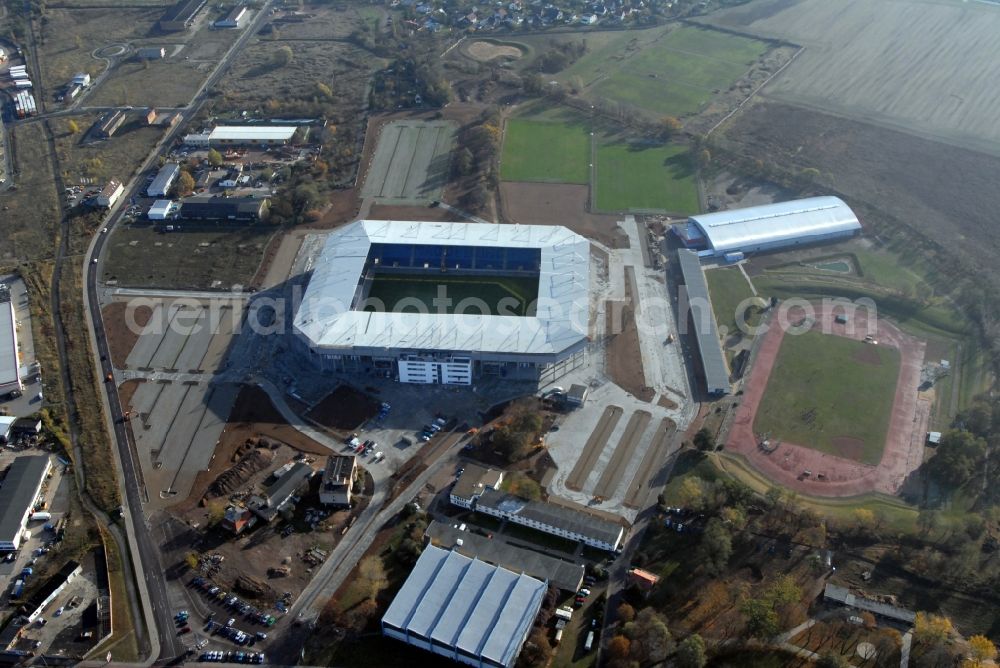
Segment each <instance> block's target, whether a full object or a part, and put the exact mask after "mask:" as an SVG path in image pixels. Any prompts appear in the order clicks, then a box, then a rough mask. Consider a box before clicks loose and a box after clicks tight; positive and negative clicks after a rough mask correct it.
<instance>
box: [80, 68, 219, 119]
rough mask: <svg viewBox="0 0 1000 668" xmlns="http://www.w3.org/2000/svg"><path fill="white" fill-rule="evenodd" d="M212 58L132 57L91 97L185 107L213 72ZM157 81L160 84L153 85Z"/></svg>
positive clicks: (91, 100) (91, 101) (101, 102)
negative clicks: (145, 58) (164, 58)
mask: <svg viewBox="0 0 1000 668" xmlns="http://www.w3.org/2000/svg"><path fill="white" fill-rule="evenodd" d="M214 67H215V65H214V64H213V63H211V62H192V61H186V60H182V61H176V60H172V59H167V60H149V61H143V62H139V61H135V60H129V61H126V62H123V63H121V64H120V65H118V66H117V67H116V68H115V69H114V71H113V72H112V73H111V74H110V75H109V76H108V78H107V79H106V80H104V81H103V82H102V83H101V84H100V86H98V88H97V90H95V91H94V92H93V93H91V95H90V96H89V97H88V98H87V100H86V103H87V104H88V105H93V106H109V107H110V106H134V107H156V106H161V107H182V106H184V105H186V104H187V103H188V102H190V101H191V98H192V97H194V94H195V93H196V92H197V91H198V87H199V86H201V83H202V82H203V81H204V80H205V78H206V77H208V75H209V74H211V72H212V69H213V68H214ZM151 81H155V82H156V85H150V82H151Z"/></svg>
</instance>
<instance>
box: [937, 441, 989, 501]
mask: <svg viewBox="0 0 1000 668" xmlns="http://www.w3.org/2000/svg"><path fill="white" fill-rule="evenodd" d="M985 455H986V441H984V440H983V439H982V438H977V437H976V436H975V435H974V434H972V433H971V432H968V431H958V430H956V429H953V430H951V431H949V432H946V433H945V434H944V436H942V437H941V442H940V443H939V444H938V447H937V452H936V454H935V455H934V457H932V458H931V460H930V461H929V462H927V465H926V466H927V471H928V473H930V474H931V475H932V476H933V477H934V478H936V479H937V480H938V481H939V482H941V483H944V484H946V485H949V486H951V487H961V486H962V485H964V484H965V483H967V482H968V481H969V480H970V479H972V476H973V475H975V473H976V472H977V471H978V470H980V466H981V463H982V461H983V457H984V456H985Z"/></svg>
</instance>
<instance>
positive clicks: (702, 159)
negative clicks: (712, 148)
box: [696, 148, 712, 169]
mask: <svg viewBox="0 0 1000 668" xmlns="http://www.w3.org/2000/svg"><path fill="white" fill-rule="evenodd" d="M696 160H697V161H698V167H700V168H701V169H705V168H706V167H708V166H709V164H711V162H712V154H711V153H710V152H709V150H708V149H707V148H703V149H702V150H700V151H698V156H697V158H696Z"/></svg>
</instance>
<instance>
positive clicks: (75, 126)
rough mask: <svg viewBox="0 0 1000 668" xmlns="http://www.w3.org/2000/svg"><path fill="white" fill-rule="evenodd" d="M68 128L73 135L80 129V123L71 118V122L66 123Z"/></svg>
mask: <svg viewBox="0 0 1000 668" xmlns="http://www.w3.org/2000/svg"><path fill="white" fill-rule="evenodd" d="M66 129H67V130H69V133H70V134H71V135H75V134H76V133H77V132H79V131H80V124H79V123H77V122H76V121H75V120H74V119H72V118H71V119H69V123H67V124H66Z"/></svg>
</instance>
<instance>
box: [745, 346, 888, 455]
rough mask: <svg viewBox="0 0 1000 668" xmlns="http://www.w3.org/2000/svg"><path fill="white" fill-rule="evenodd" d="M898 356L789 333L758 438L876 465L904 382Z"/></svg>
mask: <svg viewBox="0 0 1000 668" xmlns="http://www.w3.org/2000/svg"><path fill="white" fill-rule="evenodd" d="M899 363H900V356H899V351H897V350H896V349H895V348H891V347H888V346H877V345H870V344H866V343H863V342H860V341H855V340H853V339H848V338H845V337H841V336H833V335H827V334H822V333H820V332H817V331H809V332H806V333H805V334H801V335H792V334H786V335H785V338H784V340H783V341H782V344H781V349H780V350H779V351H778V358H777V361H776V362H775V366H774V370H773V371H772V372H771V376H770V378H768V381H767V389H766V391H765V392H764V398H763V400H762V401H761V404H760V407H759V408H758V410H757V414H756V417H755V421H754V431H755V432H756V433H758V434H769V435H770V436H769V437H770V438H772V439H775V440H779V441H789V442H791V443H795V444H798V445H802V446H805V447H809V448H813V449H815V450H819V451H821V452H825V453H828V454H832V455H836V456H838V457H845V458H848V459H854V460H857V461H861V462H863V463H865V464H871V465H875V464H878V462H879V461H880V460H881V458H882V450H883V447H884V445H885V438H886V433H887V430H888V428H889V418H890V415H891V414H892V404H893V399H894V396H895V389H896V382H897V380H898V378H899Z"/></svg>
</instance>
